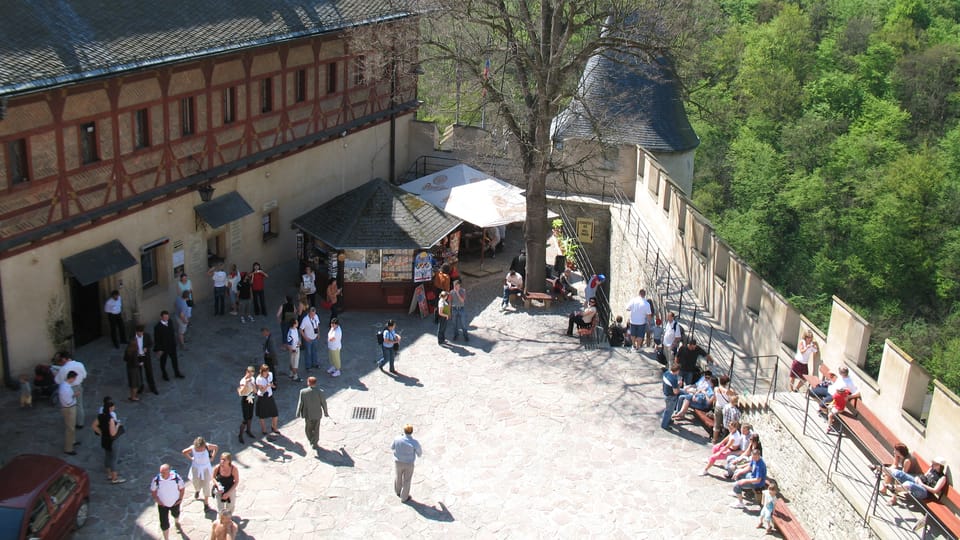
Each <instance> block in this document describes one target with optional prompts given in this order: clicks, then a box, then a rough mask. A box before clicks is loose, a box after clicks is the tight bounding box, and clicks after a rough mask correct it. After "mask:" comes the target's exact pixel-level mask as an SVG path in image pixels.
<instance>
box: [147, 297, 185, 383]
mask: <svg viewBox="0 0 960 540" xmlns="http://www.w3.org/2000/svg"><path fill="white" fill-rule="evenodd" d="M153 340H154V342H155V343H154V346H153V350H154V351H156V352H158V353H160V354H159V356H160V373H161V374H162V375H163V380H165V381H169V380H170V377H168V376H167V357H169V358H170V361H171V362H172V363H173V375H174V376H175V377H176V378H178V379H183V378H184V377H183V374H182V373H180V365H179V364H178V363H177V335H176V330H175V329H174V328H173V323H172V322H170V312H169V311H167V310H163V311H161V312H160V322H158V323H157V325H156V326H154V327H153Z"/></svg>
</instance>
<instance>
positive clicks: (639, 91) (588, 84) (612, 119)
mask: <svg viewBox="0 0 960 540" xmlns="http://www.w3.org/2000/svg"><path fill="white" fill-rule="evenodd" d="M580 92H581V96H580V97H579V98H577V99H575V100H574V101H572V102H571V104H570V106H569V107H567V109H566V110H564V111H563V112H561V113H560V114H559V115H558V116H557V118H556V119H555V120H554V135H553V136H554V139H555V140H564V139H595V138H596V134H597V133H598V132H599V133H602V135H603V138H602V140H603V141H604V142H606V143H610V144H618V145H622V144H636V145H640V146H642V147H643V148H646V149H647V150H651V151H658V152H684V151H687V150H692V149H694V148H696V147H697V146H699V145H700V138H699V137H697V134H696V133H694V131H693V128H692V127H691V126H690V122H689V120H687V113H686V111H685V110H684V108H683V101H682V99H681V97H680V88H679V85H678V84H677V81H676V80H675V79H674V78H673V75H672V74H671V70H670V69H668V65H667V63H666V61H665V60H662V59H661V60H658V61H656V62H654V63H645V62H641V61H640V60H639V59H638V58H636V57H634V56H632V55H626V54H623V53H620V54H598V55H594V56H593V57H592V58H591V59H590V60H589V61H588V62H587V66H586V68H585V69H584V72H583V77H581V79H580Z"/></svg>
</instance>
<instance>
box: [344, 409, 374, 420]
mask: <svg viewBox="0 0 960 540" xmlns="http://www.w3.org/2000/svg"><path fill="white" fill-rule="evenodd" d="M376 417H377V408H376V407H354V408H353V416H351V417H350V418H351V419H352V420H374V419H375V418H376Z"/></svg>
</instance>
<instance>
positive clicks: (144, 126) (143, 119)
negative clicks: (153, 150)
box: [133, 108, 150, 150]
mask: <svg viewBox="0 0 960 540" xmlns="http://www.w3.org/2000/svg"><path fill="white" fill-rule="evenodd" d="M149 147H150V111H149V110H148V109H146V108H143V109H137V110H135V111H133V149H134V150H140V149H143V148H149Z"/></svg>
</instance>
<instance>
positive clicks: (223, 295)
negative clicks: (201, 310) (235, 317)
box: [207, 263, 227, 315]
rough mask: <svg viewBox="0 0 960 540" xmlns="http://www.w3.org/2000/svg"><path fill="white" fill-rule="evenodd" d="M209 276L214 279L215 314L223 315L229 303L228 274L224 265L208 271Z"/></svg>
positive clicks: (221, 264)
mask: <svg viewBox="0 0 960 540" xmlns="http://www.w3.org/2000/svg"><path fill="white" fill-rule="evenodd" d="M207 275H208V276H212V277H213V314H214V315H223V314H224V313H225V311H226V309H225V304H226V302H227V273H226V272H225V271H224V270H223V263H218V264H217V265H216V266H214V267H213V268H211V269H209V270H207Z"/></svg>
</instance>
